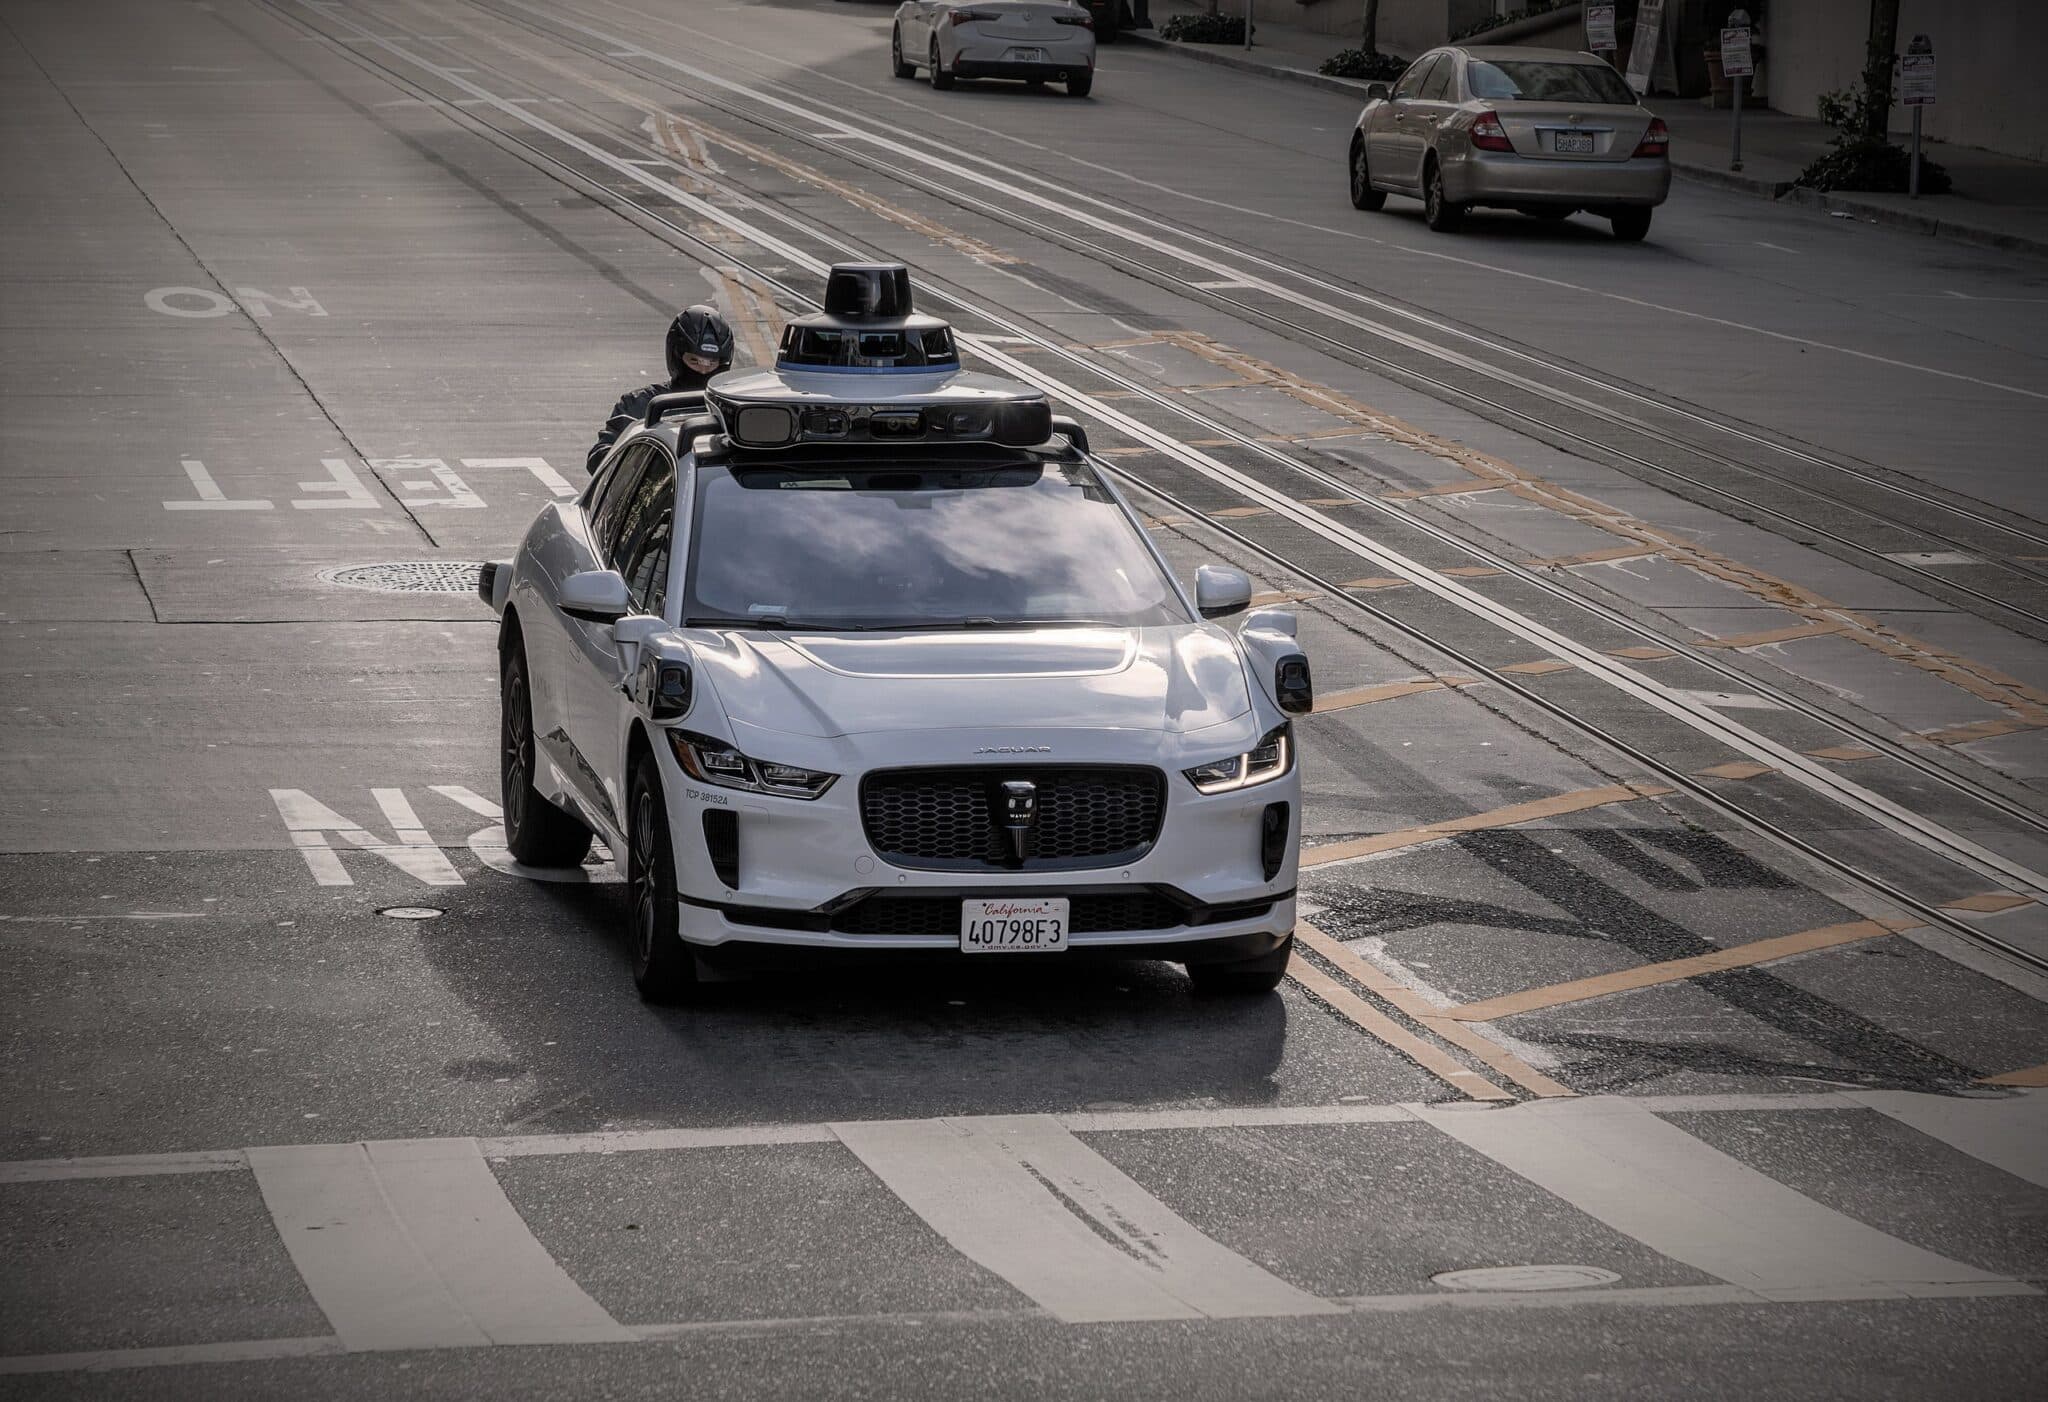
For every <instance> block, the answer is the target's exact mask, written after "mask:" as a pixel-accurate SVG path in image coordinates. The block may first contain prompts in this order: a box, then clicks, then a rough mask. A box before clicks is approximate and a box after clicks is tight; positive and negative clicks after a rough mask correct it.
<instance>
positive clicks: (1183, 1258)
mask: <svg viewBox="0 0 2048 1402" xmlns="http://www.w3.org/2000/svg"><path fill="white" fill-rule="evenodd" d="M833 1131H834V1132H835V1133H836V1134H837V1135H838V1136H839V1139H840V1141H841V1142H842V1143H844V1144H845V1145H846V1147H847V1148H849V1149H851V1150H852V1151H853V1153H854V1154H855V1155H856V1156H857V1157H858V1158H859V1159H860V1161H861V1162H862V1163H864V1164H866V1165H867V1167H868V1169H869V1171H871V1172H872V1173H873V1174H874V1175H875V1176H876V1177H877V1178H879V1179H881V1180H882V1183H883V1185H884V1186H885V1187H887V1188H888V1189H889V1190H890V1191H891V1192H893V1193H895V1194H896V1196H897V1197H899V1198H901V1199H902V1200H903V1201H904V1203H906V1204H907V1205H908V1206H909V1207H910V1209H911V1210H912V1211H913V1212H915V1213H916V1214H917V1215H918V1216H919V1217H921V1218H923V1219H924V1220H925V1222H926V1224H927V1225H929V1226H930V1227H931V1228H932V1229H933V1230H934V1231H936V1232H937V1233H938V1234H939V1235H940V1236H942V1237H944V1238H945V1240H946V1243H947V1244H948V1245H949V1246H951V1247H952V1248H953V1249H954V1250H955V1251H958V1252H959V1253H960V1254H962V1255H963V1256H966V1257H967V1258H968V1259H969V1260H971V1261H974V1262H975V1263H976V1264H978V1265H980V1266H982V1267H984V1268H985V1269H987V1270H989V1271H992V1272H994V1273H995V1274H996V1275H999V1276H1001V1277H1002V1278H1003V1279H1004V1280H1006V1281H1008V1282H1009V1283H1010V1284H1011V1285H1013V1286H1015V1287H1016V1288H1017V1289H1018V1290H1020V1291H1022V1292H1023V1293H1024V1294H1025V1295H1027V1296H1029V1297H1030V1298H1031V1299H1032V1300H1034V1301H1035V1302H1037V1304H1038V1305H1039V1306H1041V1307H1042V1308H1043V1309H1045V1310H1046V1311H1047V1312H1048V1313H1049V1314H1051V1315H1053V1316H1054V1317H1055V1318H1057V1319H1060V1320H1063V1321H1065V1322H1067V1323H1070V1324H1076V1323H1098V1322H1102V1321H1108V1320H1137V1319H1198V1318H1204V1317H1207V1318H1212V1319H1226V1318H1236V1317H1242V1316H1267V1315H1300V1314H1333V1313H1337V1312H1339V1309H1340V1307H1339V1306H1336V1305H1333V1304H1331V1303H1330V1302H1329V1301H1327V1300H1323V1299H1320V1298H1318V1297H1317V1296H1314V1295H1311V1294H1308V1293H1307V1292H1306V1291H1302V1290H1297V1289H1296V1288H1295V1287H1294V1286H1292V1285H1289V1284H1287V1282H1285V1281H1283V1280H1281V1279H1279V1278H1278V1277H1277V1276H1274V1275H1272V1274H1270V1273H1268V1272H1267V1271H1265V1270H1263V1269H1261V1268H1260V1267H1258V1266H1256V1265H1253V1264H1252V1263H1251V1262H1250V1261H1247V1260H1245V1259H1244V1258H1243V1257H1242V1256H1239V1255H1237V1254H1236V1253H1235V1252H1232V1251H1229V1250H1226V1249H1225V1248H1224V1247H1222V1246H1219V1245H1218V1244H1217V1243H1216V1242H1214V1241H1211V1240H1210V1239H1209V1238H1208V1237H1206V1236H1203V1235H1202V1234H1201V1233H1200V1232H1198V1231H1196V1230H1195V1229H1194V1228H1193V1227H1191V1226H1189V1225H1188V1224H1187V1223H1186V1222H1185V1221H1183V1220H1182V1219H1181V1218H1179V1217H1178V1216H1176V1215H1175V1214H1174V1213H1173V1212H1172V1210H1171V1209H1169V1208H1168V1207H1167V1206H1166V1205H1165V1204H1164V1203H1162V1202H1160V1201H1159V1200H1158V1199H1157V1198H1155V1197H1153V1196H1152V1195H1151V1194H1150V1193H1148V1192H1146V1191H1145V1190H1144V1189H1143V1188H1142V1187H1140V1186H1139V1185H1138V1184H1137V1183H1136V1182H1135V1181H1134V1180H1132V1179H1131V1178H1130V1177H1129V1176H1128V1175H1126V1174H1125V1173H1124V1172H1123V1171H1122V1170H1120V1169H1118V1168H1117V1167H1116V1166H1115V1165H1113V1164H1111V1163H1110V1162H1109V1160H1107V1159H1105V1158H1103V1157H1102V1156H1101V1155H1100V1154H1097V1153H1096V1152H1095V1151H1094V1150H1092V1149H1090V1148H1088V1147H1087V1146H1086V1145H1084V1144H1082V1143H1081V1141H1080V1140H1078V1139H1076V1138H1074V1136H1073V1135H1071V1134H1069V1133H1067V1131H1066V1130H1064V1129H1062V1128H1061V1127H1060V1124H1059V1122H1058V1121H1057V1120H1055V1119H1053V1118H1052V1117H1051V1116H1049V1115H1016V1116H989V1117H986V1118H979V1119H973V1120H897V1121H880V1122H874V1121H870V1122H866V1123H860V1124H840V1125H834V1126H833Z"/></svg>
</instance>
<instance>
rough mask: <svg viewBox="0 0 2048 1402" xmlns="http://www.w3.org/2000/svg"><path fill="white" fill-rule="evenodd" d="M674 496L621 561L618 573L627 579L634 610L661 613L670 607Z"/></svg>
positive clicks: (631, 545) (662, 505)
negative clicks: (669, 579) (670, 549)
mask: <svg viewBox="0 0 2048 1402" xmlns="http://www.w3.org/2000/svg"><path fill="white" fill-rule="evenodd" d="M675 519H676V504H675V501H674V499H673V498H671V499H670V500H668V501H665V502H663V503H662V504H661V508H660V510H659V511H657V512H656V513H655V516H654V520H653V522H652V524H650V525H649V527H648V529H647V531H646V533H645V534H644V535H642V536H641V537H640V538H639V539H638V540H637V541H634V542H631V543H629V545H628V547H627V548H628V553H627V554H626V555H624V556H623V557H621V559H620V561H619V573H620V574H622V575H624V576H625V579H626V594H627V597H629V598H631V599H632V601H633V612H635V613H652V614H660V613H661V612H662V611H663V610H664V609H666V608H667V607H668V560H669V541H670V537H671V534H672V532H673V529H674V526H675Z"/></svg>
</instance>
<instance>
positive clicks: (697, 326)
mask: <svg viewBox="0 0 2048 1402" xmlns="http://www.w3.org/2000/svg"><path fill="white" fill-rule="evenodd" d="M665 349H666V350H667V352H668V379H669V383H670V384H681V383H682V382H683V381H685V380H696V379H699V378H702V377H700V376H699V375H698V374H697V372H696V371H694V370H692V369H690V367H689V366H687V365H685V364H683V356H684V355H685V354H693V355H702V356H716V357H717V358H718V370H713V371H710V372H709V373H710V374H713V375H715V374H717V373H718V371H719V370H730V369H731V368H732V327H730V326H728V325H727V324H726V320H725V318H724V317H722V316H720V315H719V314H718V312H717V311H716V310H715V309H714V308H711V307H707V306H705V305H704V304H703V303H701V302H700V303H698V304H697V305H696V306H694V307H685V308H684V309H683V310H682V311H681V312H679V313H678V314H677V315H676V319H675V320H674V321H671V322H670V323H669V324H668V341H667V344H666V347H665Z"/></svg>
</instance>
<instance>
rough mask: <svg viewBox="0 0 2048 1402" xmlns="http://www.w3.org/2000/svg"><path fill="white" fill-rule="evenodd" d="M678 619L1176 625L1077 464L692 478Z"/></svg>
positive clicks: (865, 624)
mask: <svg viewBox="0 0 2048 1402" xmlns="http://www.w3.org/2000/svg"><path fill="white" fill-rule="evenodd" d="M683 618H684V622H685V624H686V625H694V626H699V627H756V628H785V627H787V628H829V629H834V630H838V629H899V628H927V629H939V628H989V627H998V628H1000V627H1030V626H1039V625H1052V624H1062V623H1099V624H1108V625H1113V626H1117V627H1138V626H1142V625H1147V624H1169V623H1185V622H1188V621H1190V620H1189V617H1188V614H1187V610H1186V607H1185V606H1184V605H1183V604H1182V602H1181V600H1180V598H1179V596H1178V595H1177V594H1176V593H1175V591H1174V588H1173V583H1172V581H1171V580H1170V579H1169V578H1168V577H1167V576H1166V574H1165V572H1164V571H1163V570H1162V569H1161V568H1160V567H1159V564H1158V562H1157V560H1156V559H1155V558H1154V557H1153V555H1152V552H1151V551H1150V549H1149V548H1148V547H1147V545H1146V543H1145V540H1144V538H1143V536H1142V535H1141V534H1140V532H1139V531H1138V529H1137V527H1136V526H1135V525H1133V524H1132V522H1131V521H1130V519H1129V518H1128V517H1127V516H1126V515H1125V514H1124V512H1123V510H1122V508H1121V507H1119V506H1118V505H1117V503H1116V501H1115V500H1114V499H1113V498H1112V497H1111V496H1110V494H1109V492H1108V491H1107V489H1106V488H1105V487H1104V486H1103V484H1102V482H1101V480H1100V479H1098V478H1097V477H1096V475H1095V473H1094V472H1093V470H1092V469H1090V468H1089V467H1088V466H1087V465H1086V464H1083V463H1040V462H1035V461H1034V462H1025V463H1016V462H1013V463H1005V464H1000V465H989V466H983V465H968V464H958V463H954V464H944V465H938V464H918V465H915V466H904V465H889V466H868V465H860V466H840V465H834V466H831V467H810V466H805V467H779V466H778V467H742V466H726V465H720V464H707V465H703V466H700V467H699V468H698V470H697V509H696V511H695V513H694V521H693V523H692V526H691V547H690V560H689V570H688V581H687V585H686V602H685V604H684V614H683Z"/></svg>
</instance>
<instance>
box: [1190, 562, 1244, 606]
mask: <svg viewBox="0 0 2048 1402" xmlns="http://www.w3.org/2000/svg"><path fill="white" fill-rule="evenodd" d="M1251 602H1252V582H1251V579H1250V577H1249V576H1247V575H1246V574H1245V572H1244V571H1243V570H1233V569H1230V568H1228V567H1226V566H1223V565H1203V566H1202V567H1201V568H1200V569H1198V570H1196V571H1195V612H1197V613H1199V614H1201V615H1202V617H1204V618H1227V617H1229V616H1230V615H1231V614H1233V613H1241V612H1243V611H1244V610H1245V609H1248V608H1250V607H1251Z"/></svg>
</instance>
